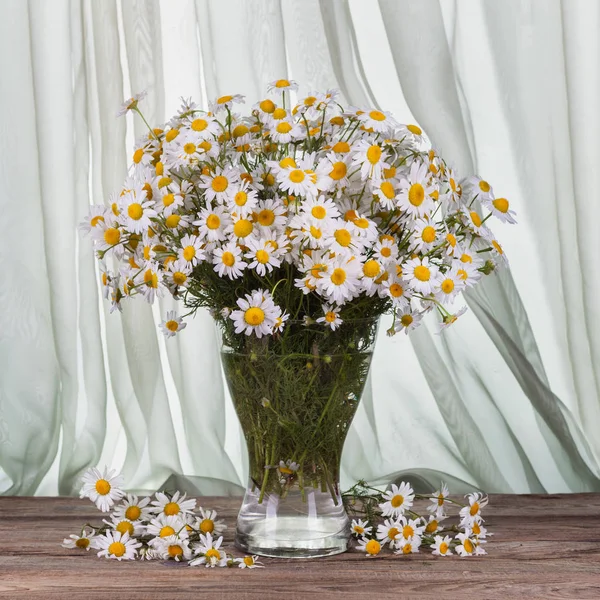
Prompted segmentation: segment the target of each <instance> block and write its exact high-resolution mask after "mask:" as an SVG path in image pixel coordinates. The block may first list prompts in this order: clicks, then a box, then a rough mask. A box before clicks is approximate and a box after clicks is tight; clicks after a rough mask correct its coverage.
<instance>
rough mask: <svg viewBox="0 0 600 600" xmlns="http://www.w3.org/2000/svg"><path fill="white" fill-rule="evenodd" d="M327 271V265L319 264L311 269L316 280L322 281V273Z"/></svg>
mask: <svg viewBox="0 0 600 600" xmlns="http://www.w3.org/2000/svg"><path fill="white" fill-rule="evenodd" d="M324 269H325V265H324V264H323V263H318V264H316V265H313V266H312V267H311V269H310V274H311V275H312V276H313V277H314V278H315V279H320V277H321V273H322V272H323V271H324Z"/></svg>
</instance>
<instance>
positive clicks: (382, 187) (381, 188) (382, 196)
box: [373, 179, 396, 210]
mask: <svg viewBox="0 0 600 600" xmlns="http://www.w3.org/2000/svg"><path fill="white" fill-rule="evenodd" d="M373 195H374V196H376V197H377V199H378V200H379V204H381V206H382V207H383V208H384V209H385V210H393V209H394V208H396V189H395V188H394V184H393V183H392V182H391V181H389V180H388V179H383V180H381V181H377V182H375V183H374V185H373Z"/></svg>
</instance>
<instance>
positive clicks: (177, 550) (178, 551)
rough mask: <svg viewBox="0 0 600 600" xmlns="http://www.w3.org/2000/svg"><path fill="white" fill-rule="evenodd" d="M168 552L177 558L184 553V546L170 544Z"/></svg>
mask: <svg viewBox="0 0 600 600" xmlns="http://www.w3.org/2000/svg"><path fill="white" fill-rule="evenodd" d="M168 552H169V556H170V557H171V558H175V557H177V556H181V555H182V554H183V548H182V547H181V546H179V545H173V546H169V549H168Z"/></svg>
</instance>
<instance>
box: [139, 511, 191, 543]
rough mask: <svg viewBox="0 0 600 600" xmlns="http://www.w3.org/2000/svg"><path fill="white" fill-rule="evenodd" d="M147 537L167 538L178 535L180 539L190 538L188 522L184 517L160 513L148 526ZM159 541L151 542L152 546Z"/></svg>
mask: <svg viewBox="0 0 600 600" xmlns="http://www.w3.org/2000/svg"><path fill="white" fill-rule="evenodd" d="M146 535H149V536H154V537H155V538H166V537H169V536H171V535H177V536H179V537H180V538H182V537H188V531H187V527H186V521H185V520H184V515H182V514H177V515H166V514H165V513H164V512H161V513H159V514H158V515H157V516H156V517H155V518H154V519H151V520H150V522H149V523H148V525H146ZM157 542H158V540H156V539H155V540H154V541H151V542H150V543H151V544H152V545H154V544H156V543H157Z"/></svg>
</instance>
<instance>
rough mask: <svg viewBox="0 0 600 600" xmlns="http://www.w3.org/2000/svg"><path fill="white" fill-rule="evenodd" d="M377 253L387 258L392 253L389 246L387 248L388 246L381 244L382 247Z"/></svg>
mask: <svg viewBox="0 0 600 600" xmlns="http://www.w3.org/2000/svg"><path fill="white" fill-rule="evenodd" d="M379 254H381V256H383V257H384V258H389V257H390V256H391V255H392V250H391V248H388V246H383V248H382V249H381V250H380V251H379Z"/></svg>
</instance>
